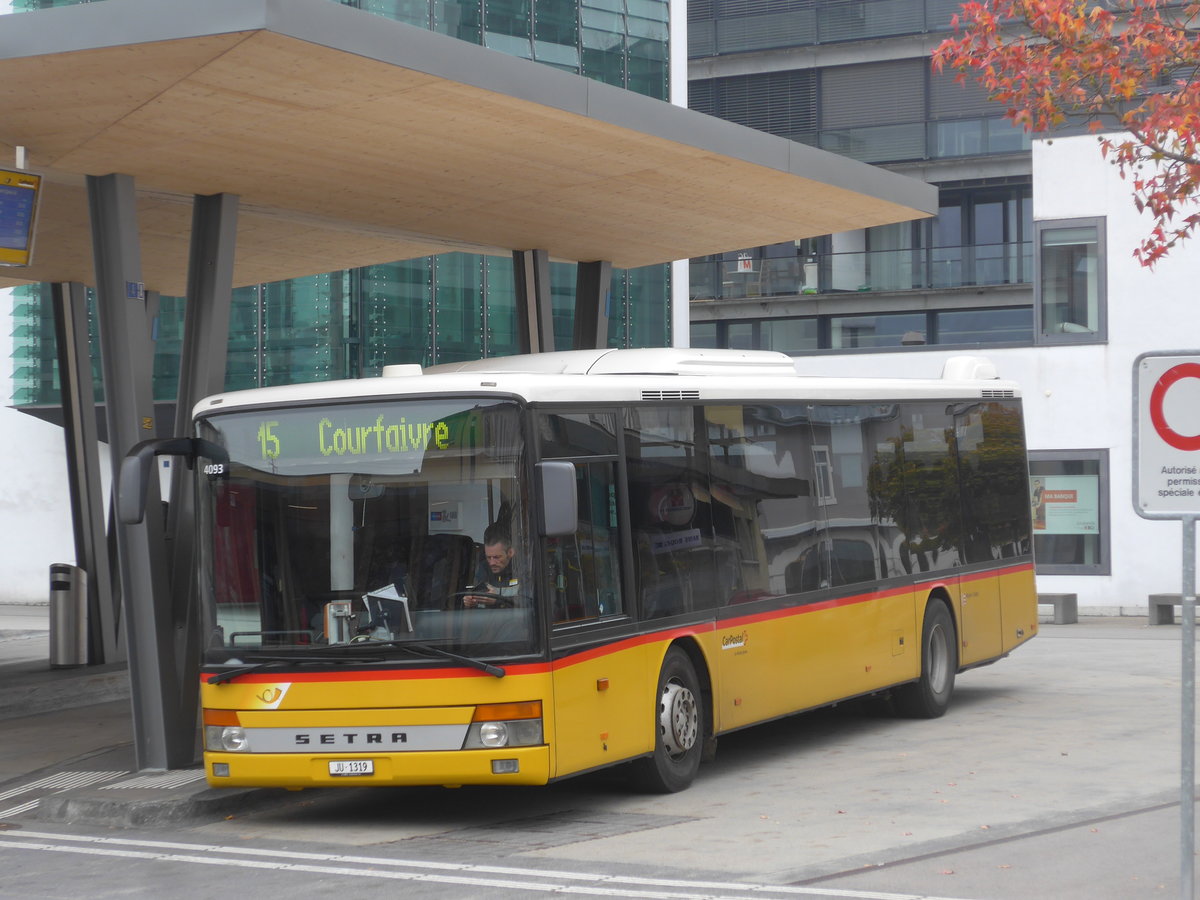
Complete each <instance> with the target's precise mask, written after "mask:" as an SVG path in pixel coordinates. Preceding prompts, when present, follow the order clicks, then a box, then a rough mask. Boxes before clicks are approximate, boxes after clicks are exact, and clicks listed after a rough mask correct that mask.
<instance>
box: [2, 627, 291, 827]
mask: <svg viewBox="0 0 1200 900" xmlns="http://www.w3.org/2000/svg"><path fill="white" fill-rule="evenodd" d="M0 721H3V741H2V742H0V822H2V821H3V820H4V819H5V818H6V817H9V816H16V815H23V814H30V813H35V814H36V816H37V818H38V819H40V820H42V821H58V822H87V823H90V824H102V825H116V826H137V825H153V824H156V823H165V822H183V821H207V820H208V819H211V818H217V817H220V816H222V815H225V814H228V813H229V812H230V811H232V810H235V809H236V810H243V809H247V808H252V807H254V806H255V805H257V804H259V803H269V802H273V801H275V800H277V799H279V792H268V791H236V790H235V791H213V790H210V789H209V788H208V787H207V784H206V783H205V781H204V772H203V769H202V768H201V767H200V766H199V765H196V766H194V767H192V768H189V769H183V770H178V771H168V772H139V771H138V766H137V762H136V759H135V753H134V746H133V714H132V707H131V704H130V693H129V672H128V668H127V666H126V665H125V664H124V663H115V664H109V665H102V666H74V667H51V665H50V624H49V608H48V607H47V606H8V605H3V604H0Z"/></svg>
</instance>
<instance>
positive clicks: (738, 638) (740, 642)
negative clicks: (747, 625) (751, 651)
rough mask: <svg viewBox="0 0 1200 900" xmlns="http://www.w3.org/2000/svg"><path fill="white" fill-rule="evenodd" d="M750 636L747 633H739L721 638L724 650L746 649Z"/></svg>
mask: <svg viewBox="0 0 1200 900" xmlns="http://www.w3.org/2000/svg"><path fill="white" fill-rule="evenodd" d="M749 637H750V635H749V634H747V633H746V632H745V631H739V632H738V633H737V634H726V635H722V636H721V649H722V650H736V649H737V648H738V647H745V646H746V641H747V640H748V639H749Z"/></svg>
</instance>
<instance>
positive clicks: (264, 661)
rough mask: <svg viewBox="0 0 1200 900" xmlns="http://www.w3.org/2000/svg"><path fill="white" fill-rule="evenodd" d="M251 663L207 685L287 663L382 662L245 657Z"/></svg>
mask: <svg viewBox="0 0 1200 900" xmlns="http://www.w3.org/2000/svg"><path fill="white" fill-rule="evenodd" d="M246 658H247V659H248V660H251V662H247V663H245V664H244V665H240V666H237V667H236V668H233V669H227V670H226V671H224V672H218V673H217V674H216V675H213V676H212V677H211V678H209V679H208V683H209V684H224V683H225V682H227V681H233V679H235V678H237V677H238V676H239V675H245V674H246V673H247V672H254V671H256V670H258V669H262V668H266V667H269V666H282V665H286V664H288V663H294V664H296V665H310V664H312V663H326V664H327V663H344V662H383V660H382V659H381V658H380V657H378V656H370V657H364V656H359V657H356V658H355V659H353V660H347V659H344V658H338V657H336V656H248V657H246Z"/></svg>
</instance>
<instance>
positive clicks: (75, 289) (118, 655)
mask: <svg viewBox="0 0 1200 900" xmlns="http://www.w3.org/2000/svg"><path fill="white" fill-rule="evenodd" d="M50 293H51V300H52V302H53V305H54V336H55V341H56V343H57V345H58V377H59V383H60V385H61V393H62V406H63V438H64V440H65V441H66V446H67V487H68V490H69V493H70V498H71V525H72V527H73V529H74V532H75V560H76V562H77V564H78V565H79V567H80V568H81V569H83V571H85V572H86V573H87V610H88V662H89V664H91V665H100V664H102V663H113V662H119V661H120V660H122V659H124V658H125V647H124V641H123V640H122V639H121V629H120V626H119V625H118V622H119V621H120V618H119V616H118V614H117V605H118V603H119V599H120V594H119V592H116V593H114V590H113V578H112V566H111V565H110V559H109V554H108V535H107V532H106V531H105V527H104V495H103V492H102V490H101V480H100V448H99V441H100V438H99V434H98V433H97V432H98V429H97V428H96V402H95V396H94V393H93V380H94V379H93V378H92V363H91V358H90V356H89V353H88V324H87V289H86V288H85V287H84V286H83V285H82V284H80V283H78V282H71V283H69V284H62V283H55V284H52V285H51V286H50Z"/></svg>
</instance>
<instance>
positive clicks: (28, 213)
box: [0, 170, 42, 266]
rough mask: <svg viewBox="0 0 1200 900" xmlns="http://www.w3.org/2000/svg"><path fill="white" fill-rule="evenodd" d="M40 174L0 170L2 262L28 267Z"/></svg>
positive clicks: (5, 264) (3, 263) (0, 246)
mask: <svg viewBox="0 0 1200 900" xmlns="http://www.w3.org/2000/svg"><path fill="white" fill-rule="evenodd" d="M41 181H42V179H41V176H39V175H31V174H29V173H28V172H6V171H2V170H0V265H2V266H25V265H28V264H29V259H30V256H31V254H32V251H33V229H34V221H35V220H36V217H37V215H36V214H37V199H38V190H39V188H40V187H41Z"/></svg>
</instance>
